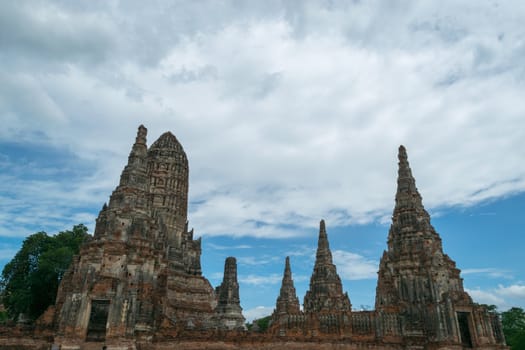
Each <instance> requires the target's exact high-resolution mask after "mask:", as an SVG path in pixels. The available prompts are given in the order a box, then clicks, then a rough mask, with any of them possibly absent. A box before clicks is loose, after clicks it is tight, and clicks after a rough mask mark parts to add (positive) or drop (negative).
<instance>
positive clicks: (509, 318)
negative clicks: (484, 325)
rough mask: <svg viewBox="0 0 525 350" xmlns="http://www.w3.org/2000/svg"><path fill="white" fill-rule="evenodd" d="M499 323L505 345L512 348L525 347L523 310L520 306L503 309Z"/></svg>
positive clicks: (520, 348)
mask: <svg viewBox="0 0 525 350" xmlns="http://www.w3.org/2000/svg"><path fill="white" fill-rule="evenodd" d="M501 324H502V326H503V333H504V334H505V340H506V341H507V345H509V346H510V348H511V349H512V350H522V349H525V311H523V309H522V308H520V307H513V308H510V309H509V310H507V311H503V312H502V313H501Z"/></svg>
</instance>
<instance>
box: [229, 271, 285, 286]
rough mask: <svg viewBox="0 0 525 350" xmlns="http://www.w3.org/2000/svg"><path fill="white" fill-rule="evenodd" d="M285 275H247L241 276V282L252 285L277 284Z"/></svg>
mask: <svg viewBox="0 0 525 350" xmlns="http://www.w3.org/2000/svg"><path fill="white" fill-rule="evenodd" d="M282 278H283V276H281V275H278V274H275V273H273V274H270V275H264V276H259V275H246V276H243V275H241V276H239V282H241V283H245V284H251V285H255V286H258V285H268V284H277V283H281V280H282Z"/></svg>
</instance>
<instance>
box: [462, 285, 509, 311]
mask: <svg viewBox="0 0 525 350" xmlns="http://www.w3.org/2000/svg"><path fill="white" fill-rule="evenodd" d="M465 291H466V292H467V293H468V294H470V296H471V297H472V299H473V300H474V302H476V303H480V304H488V305H496V306H498V307H500V306H502V305H505V300H504V299H503V298H501V297H500V296H497V295H496V294H495V293H493V292H487V291H482V290H480V289H465Z"/></svg>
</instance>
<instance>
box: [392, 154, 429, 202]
mask: <svg viewBox="0 0 525 350" xmlns="http://www.w3.org/2000/svg"><path fill="white" fill-rule="evenodd" d="M397 157H398V159H399V163H398V164H399V168H398V172H397V174H398V177H397V193H396V209H397V208H401V207H407V206H410V207H417V208H423V203H422V200H421V195H420V194H419V192H418V190H417V187H416V180H415V179H414V176H412V170H411V169H410V163H409V162H408V156H407V151H406V148H405V146H403V145H401V146H399V153H398V155H397Z"/></svg>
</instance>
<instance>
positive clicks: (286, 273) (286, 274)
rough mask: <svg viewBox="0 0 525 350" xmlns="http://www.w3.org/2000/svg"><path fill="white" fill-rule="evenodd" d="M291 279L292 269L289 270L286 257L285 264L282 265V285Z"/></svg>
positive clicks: (288, 259)
mask: <svg viewBox="0 0 525 350" xmlns="http://www.w3.org/2000/svg"><path fill="white" fill-rule="evenodd" d="M291 279H292V269H291V268H290V257H289V256H287V257H286V262H285V264H284V275H283V284H284V281H285V280H291Z"/></svg>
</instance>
